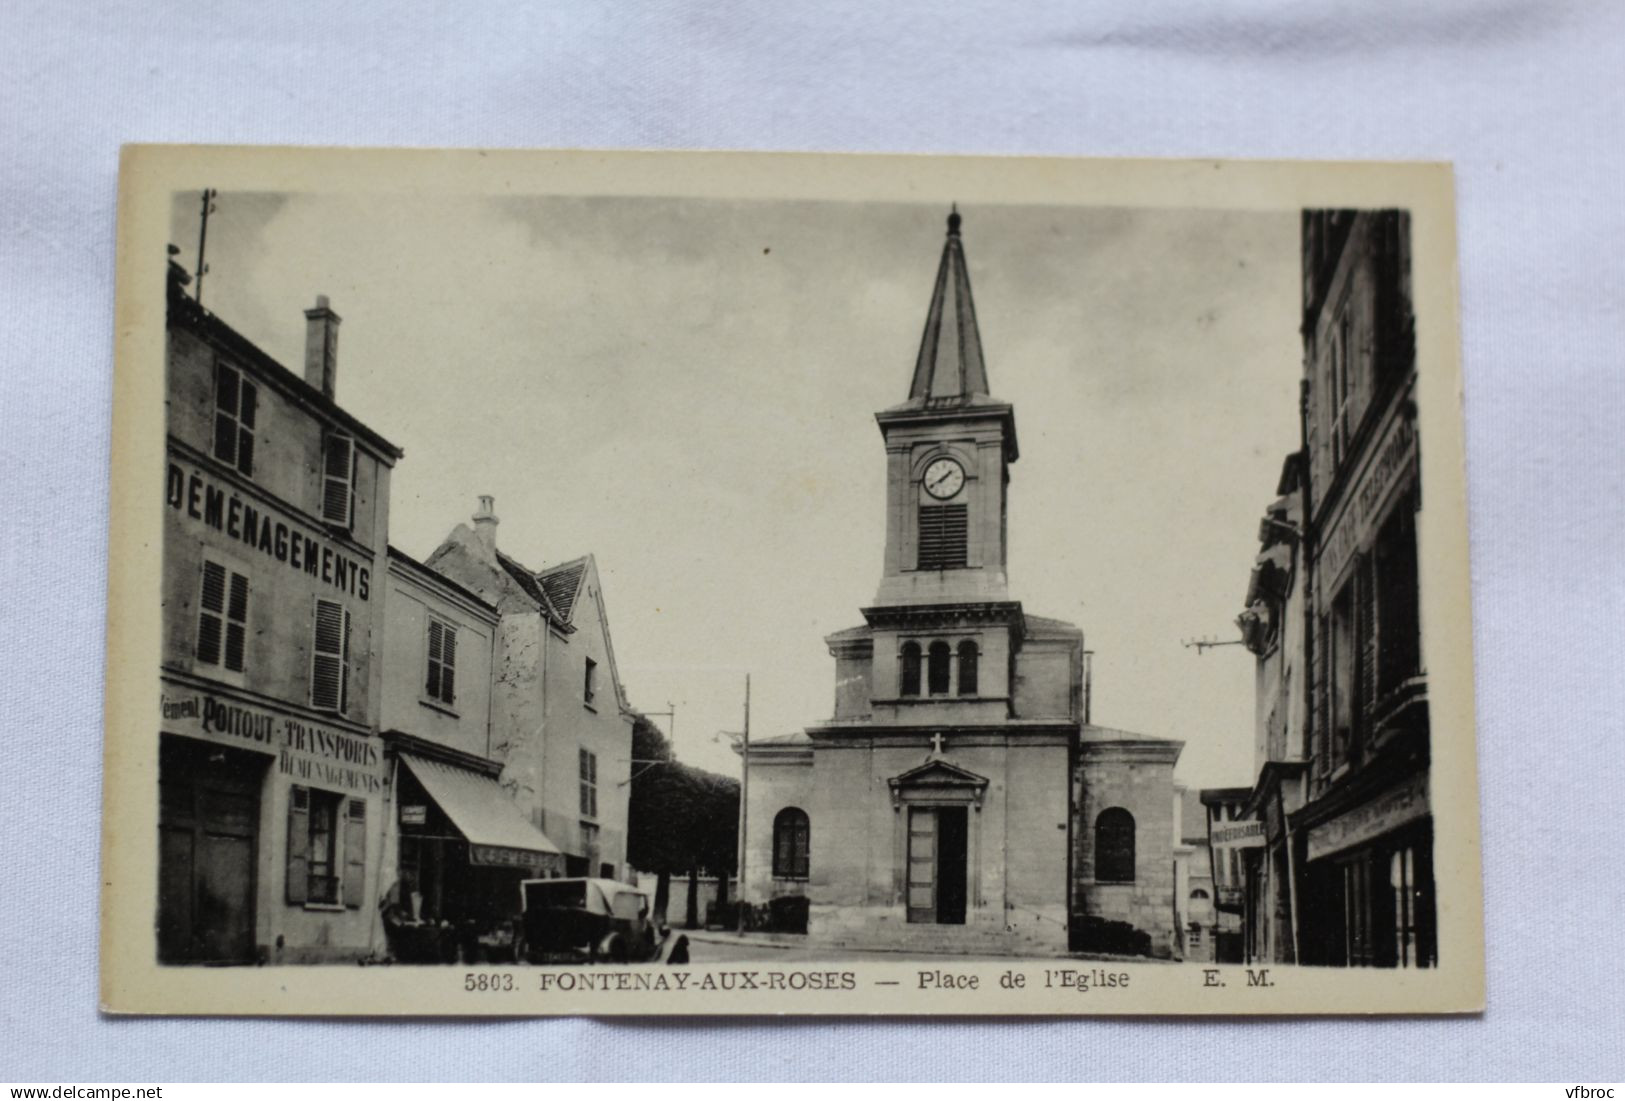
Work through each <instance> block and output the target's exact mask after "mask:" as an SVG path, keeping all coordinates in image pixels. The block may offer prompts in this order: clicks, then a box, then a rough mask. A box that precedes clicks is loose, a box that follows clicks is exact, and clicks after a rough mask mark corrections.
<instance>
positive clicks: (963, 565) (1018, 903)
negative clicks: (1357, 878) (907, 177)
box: [743, 210, 1182, 955]
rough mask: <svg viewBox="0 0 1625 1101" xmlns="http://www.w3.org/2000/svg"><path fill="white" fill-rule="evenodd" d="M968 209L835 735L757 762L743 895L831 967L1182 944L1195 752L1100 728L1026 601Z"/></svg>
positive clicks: (929, 322)
mask: <svg viewBox="0 0 1625 1101" xmlns="http://www.w3.org/2000/svg"><path fill="white" fill-rule="evenodd" d="M960 228H961V218H960V216H959V213H958V211H957V210H955V211H954V212H953V213H952V214H950V216H949V218H948V233H947V239H946V241H945V242H944V244H943V250H942V258H941V262H940V264H939V266H938V269H937V276H936V281H935V284H934V286H933V288H932V293H931V301H930V306H929V308H928V309H927V311H926V322H925V331H924V333H923V335H922V337H921V341H920V350H919V355H918V357H917V359H916V361H915V364H914V370H913V372H912V374H911V376H910V379H909V389H908V396H907V398H906V399H905V400H904V401H902V402H900V403H899V404H897V405H894V406H891V407H890V408H887V409H884V410H882V411H880V412H879V413H878V414H876V421H877V422H878V425H879V428H880V434H881V437H882V440H883V442H884V446H885V457H886V458H885V462H886V486H887V489H886V513H885V550H884V555H883V561H882V569H881V577H880V584H879V587H878V589H877V591H876V594H875V598H874V601H873V602H872V603H871V604H870V606H868V607H865V608H863V609H862V614H863V619H864V622H863V623H862V624H860V625H857V626H854V627H850V628H847V629H845V630H842V631H837V632H835V633H834V634H831V635H829V636H828V637H827V638H826V639H825V641H826V643H827V645H828V646H829V650H830V653H831V655H832V656H833V657H834V658H835V693H834V701H835V702H834V714H833V715H832V716H831V717H830V718H829V719H827V720H825V721H823V722H819V723H815V724H813V725H811V726H809V727H807V728H806V730H805V731H804V732H801V733H799V734H796V735H791V736H785V737H779V738H775V739H772V740H770V741H768V742H765V743H753V744H752V745H751V746H750V747H749V749H748V754H749V756H748V761H747V765H746V767H747V769H748V776H749V787H748V795H747V806H746V827H747V828H746V838H747V841H746V852H745V869H744V874H743V895H744V898H745V899H746V900H747V901H750V902H753V903H764V902H768V901H769V900H770V899H773V898H779V897H783V896H786V895H795V896H804V897H805V898H806V899H807V910H808V932H809V935H810V936H811V938H812V939H813V940H814V941H816V942H819V943H821V944H822V945H825V946H829V947H843V946H853V947H890V948H900V949H904V950H909V949H918V950H920V951H922V952H955V951H960V952H1010V953H1021V954H1032V955H1058V954H1063V953H1065V952H1066V951H1068V949H1069V947H1072V948H1088V947H1089V945H1088V944H1087V943H1086V941H1087V933H1088V931H1089V930H1093V929H1100V928H1105V927H1107V926H1112V927H1114V928H1117V929H1119V930H1121V931H1124V932H1127V931H1128V929H1127V927H1128V926H1129V925H1132V926H1133V929H1134V930H1135V931H1137V934H1139V935H1140V936H1141V940H1140V943H1145V944H1149V946H1150V947H1149V948H1148V949H1147V950H1148V951H1151V952H1153V953H1154V954H1157V955H1167V954H1170V953H1171V951H1172V950H1173V947H1174V944H1175V931H1174V926H1173V922H1174V913H1175V908H1174V904H1173V876H1174V871H1173V851H1172V843H1173V830H1174V825H1173V805H1174V798H1173V786H1172V777H1173V767H1174V763H1175V761H1176V760H1177V759H1178V756H1179V751H1180V748H1181V745H1182V743H1180V742H1177V741H1169V740H1167V739H1159V738H1151V737H1147V736H1145V735H1140V734H1132V733H1128V732H1124V731H1114V730H1109V729H1107V728H1104V727H1097V726H1092V725H1089V724H1088V721H1087V719H1088V717H1087V715H1086V714H1085V702H1084V700H1085V691H1084V680H1085V672H1084V645H1083V632H1082V631H1080V630H1079V629H1078V628H1077V627H1076V626H1074V625H1073V624H1071V623H1067V622H1064V621H1062V620H1058V619H1048V618H1045V617H1042V616H1037V615H1032V614H1029V613H1028V612H1027V611H1026V610H1025V608H1024V607H1023V606H1022V604H1021V602H1020V601H1019V600H1015V599H1012V598H1011V595H1010V591H1009V576H1008V563H1007V552H1008V548H1009V539H1008V524H1009V510H1008V507H1007V492H1008V488H1009V484H1010V470H1011V467H1012V465H1013V464H1014V463H1015V462H1016V460H1017V458H1018V457H1019V454H1020V452H1019V449H1018V447H1017V444H1016V422H1015V410H1014V408H1013V407H1012V406H1011V405H1010V404H1009V403H1007V402H1004V401H1001V400H999V399H998V398H995V397H994V396H992V394H991V393H990V391H989V385H988V373H987V365H986V361H985V359H984V356H983V349H982V340H981V334H980V331H979V329H978V326H977V321H976V308H975V303H974V300H973V298H972V295H971V284H970V273H969V268H968V265H967V262H966V258H965V250H964V244H963V240H962V237H961V233H960Z"/></svg>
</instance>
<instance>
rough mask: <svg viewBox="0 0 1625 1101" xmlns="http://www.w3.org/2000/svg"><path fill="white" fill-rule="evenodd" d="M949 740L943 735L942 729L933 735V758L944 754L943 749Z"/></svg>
mask: <svg viewBox="0 0 1625 1101" xmlns="http://www.w3.org/2000/svg"><path fill="white" fill-rule="evenodd" d="M947 741H948V739H947V738H946V737H944V736H943V733H942V731H940V730H939V731H937V732H936V733H935V734H933V735H931V756H932V757H933V758H935V757H941V756H942V750H943V747H944V745H945V744H946V743H947Z"/></svg>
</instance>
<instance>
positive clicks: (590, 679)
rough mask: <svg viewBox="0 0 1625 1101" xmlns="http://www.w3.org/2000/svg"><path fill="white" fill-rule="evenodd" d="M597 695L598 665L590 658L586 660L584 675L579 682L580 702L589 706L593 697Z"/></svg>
mask: <svg viewBox="0 0 1625 1101" xmlns="http://www.w3.org/2000/svg"><path fill="white" fill-rule="evenodd" d="M597 694H598V663H597V662H596V661H594V660H592V658H588V659H587V665H586V673H585V674H584V676H583V678H582V682H581V702H583V703H586V704H589V705H590V704H591V703H592V701H593V697H594V696H596V695H597Z"/></svg>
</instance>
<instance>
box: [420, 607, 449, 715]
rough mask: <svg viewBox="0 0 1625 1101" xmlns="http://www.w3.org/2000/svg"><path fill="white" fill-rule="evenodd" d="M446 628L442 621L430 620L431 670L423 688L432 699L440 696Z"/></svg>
mask: <svg viewBox="0 0 1625 1101" xmlns="http://www.w3.org/2000/svg"><path fill="white" fill-rule="evenodd" d="M444 637H445V629H444V628H443V627H441V626H440V621H439V620H435V619H431V620H429V670H428V674H427V676H426V677H425V679H424V684H423V689H424V691H425V692H427V693H428V694H429V698H430V699H434V700H438V699H439V698H440V656H441V654H442V653H444V650H445V647H444V641H443V640H444Z"/></svg>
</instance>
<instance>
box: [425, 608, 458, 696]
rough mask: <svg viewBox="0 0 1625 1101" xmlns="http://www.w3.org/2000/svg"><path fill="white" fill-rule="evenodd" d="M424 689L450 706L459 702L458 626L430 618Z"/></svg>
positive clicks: (429, 694)
mask: <svg viewBox="0 0 1625 1101" xmlns="http://www.w3.org/2000/svg"><path fill="white" fill-rule="evenodd" d="M424 691H425V692H427V693H428V696H429V698H430V699H431V700H436V701H438V702H440V703H443V704H446V705H447V706H448V707H449V706H451V705H452V704H454V703H456V702H457V628H455V627H453V626H452V625H451V624H449V623H442V622H441V621H440V620H438V619H430V620H429V672H428V680H427V683H426V684H425V685H424Z"/></svg>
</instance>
